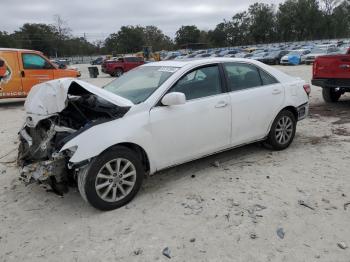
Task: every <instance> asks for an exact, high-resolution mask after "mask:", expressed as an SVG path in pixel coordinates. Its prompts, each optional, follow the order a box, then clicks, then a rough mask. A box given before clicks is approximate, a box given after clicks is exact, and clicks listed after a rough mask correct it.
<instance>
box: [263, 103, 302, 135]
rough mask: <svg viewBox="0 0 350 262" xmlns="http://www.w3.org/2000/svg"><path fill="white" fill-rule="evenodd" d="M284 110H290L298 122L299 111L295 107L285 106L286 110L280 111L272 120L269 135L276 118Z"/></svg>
mask: <svg viewBox="0 0 350 262" xmlns="http://www.w3.org/2000/svg"><path fill="white" fill-rule="evenodd" d="M284 110H288V111H290V112H292V114H293V115H294V116H295V120H296V121H298V110H297V108H296V107H295V106H292V105H289V106H285V107H284V108H282V109H281V110H279V111H278V112H277V114H276V115H275V117H274V118H273V119H272V121H271V122H270V125H269V128H268V130H267V134H268V133H269V132H270V130H271V127H272V124H273V122H274V121H275V119H276V117H277V116H278V115H279V114H280V113H281V112H282V111H284Z"/></svg>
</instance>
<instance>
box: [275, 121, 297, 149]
mask: <svg viewBox="0 0 350 262" xmlns="http://www.w3.org/2000/svg"><path fill="white" fill-rule="evenodd" d="M293 129H294V125H293V121H292V119H291V118H290V117H289V116H283V117H281V119H280V120H279V121H278V122H277V125H276V129H275V136H276V141H277V142H278V143H279V144H281V145H284V144H287V143H288V142H289V141H290V139H291V138H292V135H293Z"/></svg>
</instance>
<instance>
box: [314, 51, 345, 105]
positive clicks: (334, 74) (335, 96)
mask: <svg viewBox="0 0 350 262" xmlns="http://www.w3.org/2000/svg"><path fill="white" fill-rule="evenodd" d="M311 82H312V84H313V85H315V86H320V87H322V95H323V99H324V100H325V101H326V102H327V103H332V102H337V101H338V100H339V98H340V97H341V95H343V94H344V93H346V92H350V49H348V52H347V53H346V54H337V55H326V56H319V57H316V59H315V62H314V64H313V70H312V81H311Z"/></svg>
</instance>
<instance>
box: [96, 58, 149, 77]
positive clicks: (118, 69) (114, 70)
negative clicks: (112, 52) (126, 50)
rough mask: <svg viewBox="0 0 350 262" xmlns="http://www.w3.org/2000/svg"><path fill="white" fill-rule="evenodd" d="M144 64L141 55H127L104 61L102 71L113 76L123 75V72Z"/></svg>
mask: <svg viewBox="0 0 350 262" xmlns="http://www.w3.org/2000/svg"><path fill="white" fill-rule="evenodd" d="M142 64H144V61H143V59H142V58H140V57H136V56H126V57H120V58H118V59H111V60H105V61H104V62H103V63H102V72H103V73H105V74H109V75H111V76H117V77H119V76H121V75H122V74H123V73H125V72H128V71H129V70H131V69H133V68H135V67H137V66H139V65H142Z"/></svg>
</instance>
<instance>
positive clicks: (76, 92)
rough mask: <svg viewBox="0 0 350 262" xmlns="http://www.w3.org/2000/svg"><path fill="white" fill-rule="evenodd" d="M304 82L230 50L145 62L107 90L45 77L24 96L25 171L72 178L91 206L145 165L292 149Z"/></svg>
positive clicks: (130, 189)
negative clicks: (251, 149)
mask: <svg viewBox="0 0 350 262" xmlns="http://www.w3.org/2000/svg"><path fill="white" fill-rule="evenodd" d="M48 90H49V91H48ZM309 91H310V87H309V85H306V84H305V82H304V81H303V80H301V79H300V78H295V77H292V76H289V75H286V74H284V73H282V72H280V71H278V70H277V69H275V68H272V67H269V66H267V65H265V64H263V63H260V62H257V61H254V60H246V59H232V58H209V59H198V60H191V61H189V60H187V61H184V60H183V61H162V62H157V63H148V64H145V65H142V66H140V67H138V68H136V69H134V70H132V71H130V72H129V73H126V74H125V75H123V76H121V77H120V78H118V79H116V80H115V81H113V82H111V83H110V84H108V85H107V86H105V87H104V88H103V89H101V88H100V87H94V86H92V85H91V84H88V83H85V82H83V81H74V80H71V79H65V80H61V81H53V82H50V83H48V84H41V85H38V86H36V87H35V89H34V90H33V92H31V93H30V95H29V97H28V99H27V101H26V103H25V109H26V112H27V120H26V123H25V125H24V127H23V128H22V129H21V131H20V151H19V157H18V162H19V164H20V166H21V177H22V179H23V180H25V181H26V182H30V181H32V180H34V181H35V180H37V181H40V182H41V183H52V185H53V188H54V189H56V190H57V189H59V188H62V187H63V186H64V183H65V181H69V180H76V181H77V185H78V189H79V192H80V194H81V196H82V197H83V198H84V199H85V200H86V201H87V202H89V203H90V204H91V205H92V206H94V207H95V208H98V209H101V210H111V209H115V208H119V207H121V206H123V205H126V204H127V203H128V202H129V201H131V200H132V199H133V198H134V196H135V195H136V194H137V192H138V191H139V189H140V187H141V184H142V180H143V178H144V176H145V174H154V173H156V172H157V171H160V170H163V169H165V168H169V167H171V166H175V165H179V164H182V163H185V162H189V161H192V160H194V159H198V158H201V157H204V156H208V155H211V154H214V153H216V152H221V151H224V150H228V149H231V148H233V147H238V146H242V145H245V144H248V143H253V142H256V141H264V142H265V144H266V145H268V146H269V147H270V148H271V149H274V150H283V149H286V148H288V146H289V145H290V144H291V143H292V141H293V139H294V135H295V131H296V126H297V122H298V121H299V120H302V119H304V118H305V117H306V116H307V113H308V93H309ZM55 94H57V95H55ZM58 94H60V95H58ZM38 101H40V103H38ZM52 105H55V106H52ZM56 105H57V106H56ZM247 119H249V121H247ZM35 134H41V135H42V136H41V135H40V136H35V137H34V136H33V135H35ZM96 138H98V139H96ZM67 170H68V171H67ZM60 183H61V184H60ZM58 185H59V186H58Z"/></svg>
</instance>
